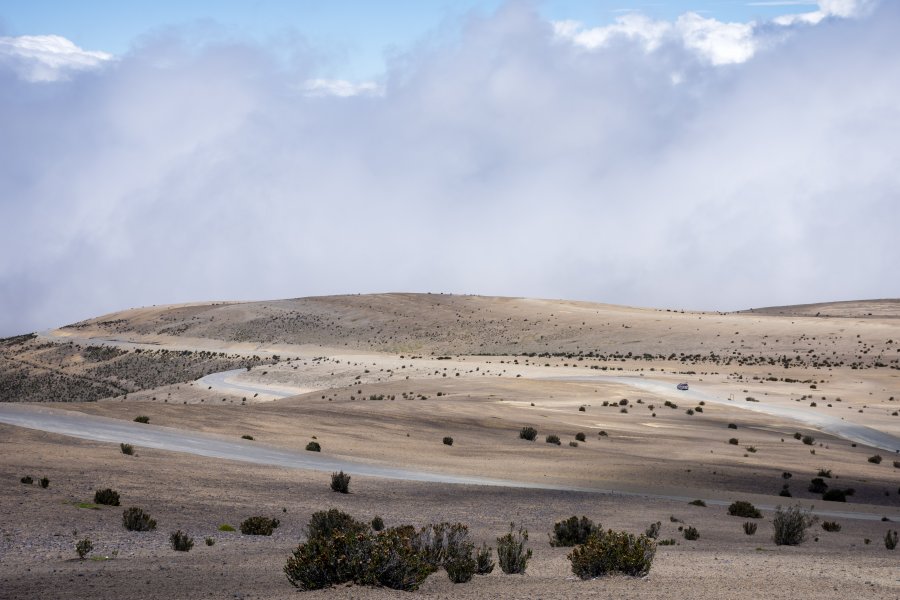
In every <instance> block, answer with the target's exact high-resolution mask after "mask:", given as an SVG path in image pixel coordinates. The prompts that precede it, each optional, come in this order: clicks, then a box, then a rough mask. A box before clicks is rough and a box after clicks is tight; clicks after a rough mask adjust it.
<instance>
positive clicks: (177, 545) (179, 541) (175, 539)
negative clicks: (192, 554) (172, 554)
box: [169, 529, 194, 552]
mask: <svg viewBox="0 0 900 600" xmlns="http://www.w3.org/2000/svg"><path fill="white" fill-rule="evenodd" d="M169 542H170V543H171V544H172V549H173V550H175V551H177V552H188V551H189V550H190V549H191V548H193V547H194V538H192V537H190V536H188V534H186V533H185V532H183V531H182V530H180V529H179V530H178V531H174V532H172V535H170V536H169Z"/></svg>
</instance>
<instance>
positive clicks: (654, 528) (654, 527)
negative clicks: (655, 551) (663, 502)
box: [644, 521, 662, 540]
mask: <svg viewBox="0 0 900 600" xmlns="http://www.w3.org/2000/svg"><path fill="white" fill-rule="evenodd" d="M660 527H662V523H661V522H660V521H657V522H656V523H650V525H649V526H648V527H647V530H646V531H645V532H644V535H646V536H647V537H648V538H650V539H653V540H655V539H656V538H658V537H659V528H660Z"/></svg>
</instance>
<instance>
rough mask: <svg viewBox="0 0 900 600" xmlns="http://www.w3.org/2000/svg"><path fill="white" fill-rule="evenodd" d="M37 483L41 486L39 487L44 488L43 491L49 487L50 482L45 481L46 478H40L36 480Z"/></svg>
mask: <svg viewBox="0 0 900 600" xmlns="http://www.w3.org/2000/svg"><path fill="white" fill-rule="evenodd" d="M38 483H39V484H41V487H42V488H44V489H45V490H46V489H47V488H48V487H50V480H49V479H47V478H46V477H41V478H40V479H39V480H38Z"/></svg>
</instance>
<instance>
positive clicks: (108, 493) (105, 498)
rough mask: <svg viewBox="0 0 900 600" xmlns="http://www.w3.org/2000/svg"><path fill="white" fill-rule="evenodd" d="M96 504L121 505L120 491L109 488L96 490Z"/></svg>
mask: <svg viewBox="0 0 900 600" xmlns="http://www.w3.org/2000/svg"><path fill="white" fill-rule="evenodd" d="M94 504H103V505H104V506H119V492H117V491H115V490H111V489H109V488H106V489H103V490H97V491H95V492H94Z"/></svg>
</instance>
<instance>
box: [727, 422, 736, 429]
mask: <svg viewBox="0 0 900 600" xmlns="http://www.w3.org/2000/svg"><path fill="white" fill-rule="evenodd" d="M728 429H737V425H735V424H734V423H729V424H728Z"/></svg>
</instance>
